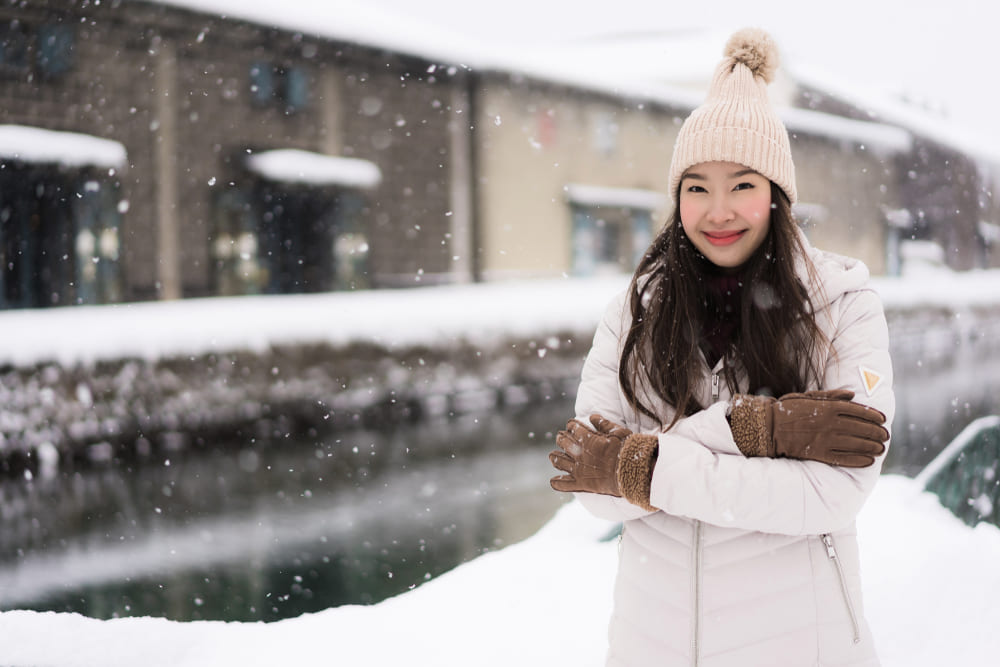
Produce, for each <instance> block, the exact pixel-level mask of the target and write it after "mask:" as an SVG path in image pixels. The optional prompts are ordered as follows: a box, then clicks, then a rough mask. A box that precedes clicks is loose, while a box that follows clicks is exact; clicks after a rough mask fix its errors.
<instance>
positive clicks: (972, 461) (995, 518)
mask: <svg viewBox="0 0 1000 667" xmlns="http://www.w3.org/2000/svg"><path fill="white" fill-rule="evenodd" d="M916 481H917V483H918V484H920V486H921V487H923V489H924V490H926V491H930V492H932V493H934V494H936V495H937V496H938V498H940V499H941V504H942V505H944V506H945V507H947V508H948V509H949V510H951V511H952V513H953V514H955V516H957V517H958V518H959V519H961V520H962V521H964V522H965V523H967V524H968V525H970V526H975V525H976V524H977V523H979V522H980V521H987V522H989V523H992V524H994V525H996V526H1000V416H997V415H994V416H990V417H982V418H980V419H977V420H975V421H974V422H972V423H971V424H969V425H968V426H966V427H965V428H964V429H963V430H962V432H961V433H959V434H958V435H957V436H956V437H955V439H954V440H952V441H951V443H949V444H948V446H947V447H945V449H944V450H943V451H942V452H941V453H940V454H938V455H937V457H935V458H934V460H933V461H931V462H930V463H928V464H927V467H926V468H924V469H923V470H922V471H921V472H920V474H919V475H917V478H916Z"/></svg>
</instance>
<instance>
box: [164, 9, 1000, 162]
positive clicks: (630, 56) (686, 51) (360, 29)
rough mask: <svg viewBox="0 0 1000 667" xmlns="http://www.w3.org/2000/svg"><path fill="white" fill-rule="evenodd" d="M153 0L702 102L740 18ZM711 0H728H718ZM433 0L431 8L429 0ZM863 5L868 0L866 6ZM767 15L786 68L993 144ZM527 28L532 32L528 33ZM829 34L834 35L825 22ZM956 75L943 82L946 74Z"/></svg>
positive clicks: (893, 140)
mask: <svg viewBox="0 0 1000 667" xmlns="http://www.w3.org/2000/svg"><path fill="white" fill-rule="evenodd" d="M158 1H159V2H161V3H162V4H166V5H172V6H175V7H181V8H187V9H193V10H197V11H202V12H209V13H217V14H220V15H223V16H227V17H230V18H236V19H244V20H248V21H254V22H257V23H260V24H263V25H273V26H278V27H283V28H286V29H289V30H297V31H302V32H305V33H308V34H315V35H320V36H323V37H327V38H331V39H340V40H348V41H355V42H357V43H360V44H365V45H368V46H374V47H378V48H387V49H392V50H396V51H399V52H402V53H410V54H413V55H418V56H421V57H424V58H427V59H430V60H432V61H433V60H436V59H437V60H441V61H444V62H446V63H449V64H452V65H453V66H454V65H460V66H464V67H473V68H476V69H480V70H491V69H496V70H501V71H510V72H515V73H519V74H524V75H529V76H533V77H537V78H540V79H543V80H550V81H557V82H560V83H566V84H570V85H573V86H577V87H579V88H582V89H585V90H598V91H606V92H611V93H613V94H616V95H621V96H624V97H633V98H636V99H642V100H649V101H657V102H661V103H664V104H667V105H670V106H678V107H681V108H693V107H694V106H696V105H697V104H699V103H701V101H702V98H703V92H704V89H705V87H706V86H707V83H708V81H709V78H710V76H711V73H712V71H713V70H714V67H715V65H716V63H717V62H718V59H719V55H720V53H721V49H722V45H723V44H724V43H725V40H726V39H727V38H728V36H729V34H730V33H731V32H732V31H733V30H734V29H735V28H737V27H740V25H736V24H734V25H733V27H732V28H722V27H720V26H718V25H717V24H715V22H714V21H713V22H712V23H710V24H707V23H705V22H703V20H702V19H697V18H694V19H692V18H689V17H684V19H683V20H684V23H682V24H681V25H677V24H676V19H677V18H680V17H671V20H670V21H669V23H667V22H666V20H665V17H664V16H663V9H662V3H655V5H654V4H653V3H650V2H648V0H645V1H644V0H628V1H627V2H625V3H624V5H623V6H622V11H620V12H617V13H616V15H615V16H613V17H608V16H607V15H606V14H604V13H602V12H600V11H597V10H594V9H593V8H587V9H586V10H584V11H578V12H574V13H573V14H572V15H571V16H567V15H566V13H565V12H561V11H560V12H558V16H550V15H547V14H546V13H545V10H544V8H540V7H539V6H538V4H537V3H531V5H530V6H528V5H527V3H525V2H523V0H518V1H517V2H515V3H514V6H513V7H511V9H512V10H513V11H511V12H505V15H504V16H499V17H496V18H497V19H498V20H499V22H495V21H492V20H489V21H484V20H483V15H482V12H481V10H482V8H477V10H476V11H475V12H474V13H473V14H472V15H468V14H466V13H464V10H465V9H466V8H464V7H461V6H458V5H457V4H455V3H453V2H452V0H433V1H432V2H430V3H426V4H425V3H421V4H420V8H421V10H422V11H420V12H419V14H417V13H414V12H413V10H412V7H411V4H412V3H405V5H401V4H400V3H398V2H396V1H395V0H376V1H375V2H371V3H368V4H365V5H361V4H359V3H356V2H352V1H348V0H338V1H336V2H329V3H325V4H316V3H313V2H311V1H310V0H286V1H285V2H282V3H280V4H276V3H249V2H245V1H244V0H158ZM852 1H853V2H860V0H852ZM964 1H966V0H960V2H964ZM716 4H727V3H725V2H723V3H720V2H719V0H716ZM764 4H765V5H773V6H781V5H782V2H781V1H780V0H769V2H765V3H764ZM432 8H436V9H435V10H433V11H430V10H432ZM735 9H737V10H738V9H740V8H735ZM423 10H428V11H423ZM539 10H541V11H539ZM865 11H868V8H867V7H865ZM909 11H910V10H909V9H908V13H909ZM740 13H742V12H740V11H732V12H729V11H727V12H726V15H728V16H730V17H735V16H738V15H739V14H740ZM710 15H712V16H717V15H721V14H716V13H711V14H710ZM524 16H530V17H531V19H530V21H522V22H521V24H519V25H518V26H517V27H518V30H516V31H511V30H504V29H503V28H502V27H500V26H504V25H506V22H509V21H511V20H519V18H518V17H524ZM769 18H771V19H774V20H773V22H767V23H766V24H765V27H768V28H769V29H772V28H773V30H772V31H773V32H774V34H775V36H776V38H777V39H778V42H779V45H780V46H781V47H784V46H786V44H787V45H789V47H790V48H789V49H788V50H789V51H790V54H789V57H788V58H787V62H788V65H787V66H786V69H787V71H788V72H789V73H791V74H792V75H793V77H794V78H797V79H800V80H802V81H803V82H805V83H816V84H817V85H820V87H825V88H827V89H829V90H830V91H831V92H835V93H837V94H838V95H839V96H841V97H843V98H845V99H848V100H850V101H852V102H853V103H856V104H859V105H861V106H862V108H869V109H871V110H872V111H873V113H876V114H877V115H879V116H881V117H883V118H884V119H886V120H888V121H895V122H900V123H903V125H904V126H905V127H912V128H914V129H918V130H920V131H922V132H925V133H926V134H928V135H929V136H931V137H934V138H938V139H940V140H941V141H944V142H945V143H949V144H951V145H956V146H958V147H961V148H962V149H964V150H967V151H969V152H971V153H973V154H982V153H984V150H986V149H984V146H985V147H987V148H988V147H989V146H990V145H991V144H989V142H987V143H986V144H984V143H983V141H982V140H981V138H976V139H971V138H970V136H969V132H968V131H967V128H965V127H964V126H963V125H962V124H961V123H958V122H954V121H949V120H948V119H942V118H941V117H940V116H939V115H934V114H930V115H929V114H927V113H925V112H924V111H922V110H920V109H912V108H908V107H907V105H906V104H903V103H901V102H900V101H899V100H898V99H894V98H892V97H891V96H888V95H886V93H885V92H884V91H885V90H887V89H889V90H894V89H895V87H896V85H897V81H896V79H895V78H892V79H891V81H892V84H893V85H892V87H889V88H887V86H886V85H885V82H884V81H882V78H881V75H882V70H881V69H880V68H879V67H878V64H879V62H880V60H879V59H878V58H876V59H874V60H872V59H868V60H864V61H863V63H861V64H859V63H857V62H855V61H854V59H847V61H846V63H845V59H843V58H841V59H836V58H835V56H836V55H837V54H836V53H834V54H831V53H830V51H829V50H828V49H826V50H824V49H823V48H819V47H818V46H816V44H818V43H825V42H824V41H823V40H822V39H820V40H817V39H815V38H816V35H815V34H814V33H813V31H803V30H801V24H795V23H794V22H793V24H792V25H789V24H788V22H787V20H786V19H782V18H781V16H780V14H779V15H777V16H772V17H769ZM998 18H1000V16H998ZM609 19H611V21H610V23H609ZM567 20H568V21H569V25H568V26H567ZM730 20H733V21H735V20H737V19H735V18H731V19H730ZM758 23H760V21H759V19H758V18H757V17H754V19H753V21H750V22H749V23H748V25H752V24H758ZM544 25H550V27H551V31H550V32H549V33H548V34H545V33H542V32H540V31H541V30H543V28H544ZM656 25H662V26H663V29H661V30H657V29H655V28H654V27H651V26H656ZM926 25H930V24H920V25H919V26H915V29H916V28H917V27H919V28H921V29H926V27H925V26H926ZM667 26H669V29H667ZM525 28H530V29H528V30H525ZM803 33H807V36H806V35H803ZM911 34H912V33H911ZM530 35H534V38H533V39H532V38H529V37H527V36H530ZM888 36H889V35H882V36H881V37H882V39H881V40H880V41H879V44H880V46H882V47H883V49H884V50H880V51H879V56H880V57H881V60H882V61H888V60H890V57H891V56H894V55H895V52H894V51H893V49H892V47H893V44H895V43H896V42H895V41H894V40H902V37H901V36H897V35H896V33H895V31H894V32H893V33H892V37H893V40H889V41H888V42H887V40H886V39H885V38H886V37H888ZM822 37H824V38H825V39H827V40H828V39H830V35H828V34H824V35H823V36H822ZM966 37H967V36H966V35H962V36H961V38H962V39H963V40H965V41H963V46H964V47H965V48H968V44H969V42H968V40H967V39H966ZM935 38H936V39H940V38H941V34H940V32H936V33H935ZM954 39H955V40H958V39H959V36H957V35H956V36H954ZM971 44H973V45H975V44H976V42H975V41H973V42H971ZM868 47H869V48H870V45H868ZM861 52H863V49H862V50H861ZM964 53H965V51H964V50H956V51H954V52H945V53H940V52H939V53H938V55H939V56H940V57H941V59H946V58H958V57H961V55H962V54H964ZM858 58H861V56H858ZM844 64H846V65H847V66H848V67H847V69H846V71H840V70H836V69H835V68H834V65H844ZM825 68H828V69H833V70H834V71H836V72H838V74H839V76H837V75H831V74H826V73H825ZM954 78H955V77H950V78H948V79H947V80H945V81H942V82H940V83H942V85H943V84H951V83H952V80H953V79H954ZM844 80H846V81H848V82H850V83H849V84H848V85H846V86H845V85H843V83H842V81H844ZM958 93H959V98H958V100H957V101H956V104H962V100H963V97H962V95H963V94H964V95H968V93H967V92H966V91H965V90H964V89H963V88H960V89H959V90H958ZM980 104H981V100H980V99H979V98H978V97H977V98H976V105H977V106H976V109H978V108H979V105H980ZM961 108H962V109H964V108H965V106H961ZM781 115H782V118H783V120H784V121H785V122H786V124H787V126H788V128H789V130H791V131H795V130H798V131H802V132H810V133H817V134H822V135H826V136H833V137H841V138H845V139H851V140H854V141H858V142H862V143H864V144H866V145H870V146H872V147H875V148H885V149H891V150H906V149H908V148H909V147H910V145H911V143H912V140H911V137H910V135H909V133H908V132H906V131H904V130H900V129H899V128H894V127H888V126H884V125H879V124H877V123H867V122H862V121H857V120H849V119H845V118H839V117H835V116H831V115H829V114H820V113H816V112H810V111H808V110H805V109H797V108H789V107H783V108H782V109H781ZM990 130H991V131H992V125H990ZM987 153H988V155H989V156H990V157H991V158H995V159H998V160H1000V144H998V145H996V150H995V151H994V150H987Z"/></svg>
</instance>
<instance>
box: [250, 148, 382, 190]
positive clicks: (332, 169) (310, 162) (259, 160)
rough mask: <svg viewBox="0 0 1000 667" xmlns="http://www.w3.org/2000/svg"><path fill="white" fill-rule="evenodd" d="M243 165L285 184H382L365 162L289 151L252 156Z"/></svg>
mask: <svg viewBox="0 0 1000 667" xmlns="http://www.w3.org/2000/svg"><path fill="white" fill-rule="evenodd" d="M246 164H247V168H248V169H250V171H252V172H254V173H256V174H259V175H261V176H263V177H265V178H269V179H271V180H274V181H279V182H285V183H305V184H308V185H343V186H346V187H356V188H373V187H375V186H376V185H378V184H379V183H380V182H381V181H382V171H381V170H380V169H379V168H378V166H376V165H375V163H373V162H369V161H368V160H359V159H357V158H346V157H335V156H332V155H322V154H320V153H313V152H310V151H303V150H298V149H293V148H287V149H275V150H269V151H261V152H260V153H254V154H253V155H250V156H248V157H247V159H246Z"/></svg>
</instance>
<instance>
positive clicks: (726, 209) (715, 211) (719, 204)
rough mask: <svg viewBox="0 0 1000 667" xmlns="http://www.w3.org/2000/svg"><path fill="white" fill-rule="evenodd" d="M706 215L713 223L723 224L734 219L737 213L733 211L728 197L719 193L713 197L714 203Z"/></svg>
mask: <svg viewBox="0 0 1000 667" xmlns="http://www.w3.org/2000/svg"><path fill="white" fill-rule="evenodd" d="M705 217H706V218H707V219H708V221H709V222H711V223H715V224H721V223H725V222H729V221H730V220H732V219H734V218H735V217H736V214H735V213H734V212H733V207H732V206H730V205H729V201H728V200H727V199H726V197H725V196H722V195H718V196H715V197H712V203H711V205H710V206H709V209H708V213H707V214H706V216H705Z"/></svg>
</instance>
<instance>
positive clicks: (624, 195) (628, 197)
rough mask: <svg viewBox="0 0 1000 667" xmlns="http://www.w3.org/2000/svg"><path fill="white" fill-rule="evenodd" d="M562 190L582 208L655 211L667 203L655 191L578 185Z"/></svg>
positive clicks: (573, 184) (664, 197) (570, 185)
mask: <svg viewBox="0 0 1000 667" xmlns="http://www.w3.org/2000/svg"><path fill="white" fill-rule="evenodd" d="M563 189H564V190H565V191H566V196H567V197H568V198H569V200H570V201H571V202H573V203H575V204H582V205H584V206H623V207H626V208H636V209H643V210H647V211H657V210H661V209H663V208H665V207H666V206H667V202H668V199H667V197H666V196H665V195H664V194H662V193H660V192H656V191H655V190H640V189H636V188H609V187H603V186H600V185H583V184H580V183H570V184H569V185H567V186H565V187H564V188H563Z"/></svg>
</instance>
